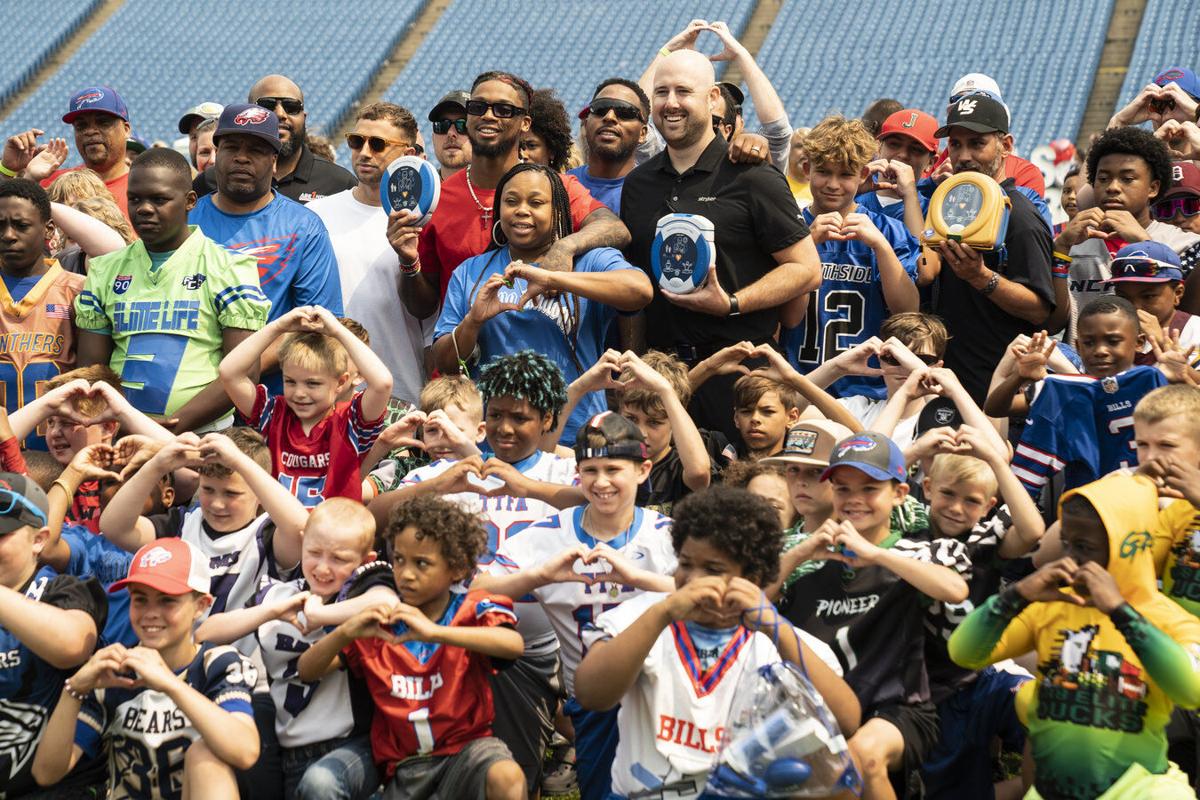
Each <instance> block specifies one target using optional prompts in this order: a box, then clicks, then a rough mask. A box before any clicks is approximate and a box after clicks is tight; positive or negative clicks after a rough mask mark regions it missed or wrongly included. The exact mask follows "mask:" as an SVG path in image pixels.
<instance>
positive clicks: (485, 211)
mask: <svg viewBox="0 0 1200 800" xmlns="http://www.w3.org/2000/svg"><path fill="white" fill-rule="evenodd" d="M467 191H468V192H470V193H471V199H472V200H474V201H475V206H476V208H478V209H479V213H480V214H482V215H483V222H484V224H490V223H491V221H492V209H490V208H485V207H484V205H483V203H481V202H479V196H478V195H476V194H475V187H474V186H472V185H471V165H470V164H468V165H467Z"/></svg>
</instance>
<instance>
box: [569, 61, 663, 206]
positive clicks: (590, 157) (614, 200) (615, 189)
mask: <svg viewBox="0 0 1200 800" xmlns="http://www.w3.org/2000/svg"><path fill="white" fill-rule="evenodd" d="M579 119H581V120H583V140H584V143H585V144H586V145H587V151H586V152H587V163H586V164H581V165H580V166H578V167H576V168H575V169H572V170H568V171H567V174H568V175H574V176H575V177H576V178H578V179H579V182H580V183H582V184H583V185H584V186H585V187H587V190H588V191H589V192H591V193H592V197H594V198H596V199H597V200H599V201H600V202H601V203H604V205H606V206H608V207H609V208H610V209H612V211H613V213H615V214H620V213H621V187H622V186H623V185H624V184H625V176H626V175H628V174H629V173H630V171H632V170H633V168H634V167H635V166H636V163H635V162H636V160H637V150H638V146H639V145H641V144H642V143H643V142H644V141H646V135H647V132H648V130H649V128H648V125H647V123H648V120H649V119H650V98H649V97H647V96H646V93H645V92H643V91H642V87H640V86H638V85H637V84H636V83H634V82H633V81H631V80H626V79H625V78H609V79H607V80H605V81H603V82H602V83H601V84H600V85H599V86H597V87H596V91H594V92H592V102H591V103H589V104H588V105H587V106H586V107H585V108H584V109H583V110H582V111H580V112H579Z"/></svg>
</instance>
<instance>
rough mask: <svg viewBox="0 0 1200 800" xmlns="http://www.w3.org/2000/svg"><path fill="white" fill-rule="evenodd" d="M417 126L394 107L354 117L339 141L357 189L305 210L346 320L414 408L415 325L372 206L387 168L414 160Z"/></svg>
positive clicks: (377, 206)
mask: <svg viewBox="0 0 1200 800" xmlns="http://www.w3.org/2000/svg"><path fill="white" fill-rule="evenodd" d="M416 136H417V121H416V119H415V118H414V117H413V115H412V113H410V112H409V111H408V109H406V108H403V107H401V106H398V105H395V104H394V103H372V104H371V105H369V106H366V107H364V108H363V109H362V110H360V111H359V112H358V119H357V120H356V121H355V123H354V130H353V131H351V132H350V133H348V134H346V144H347V145H348V146H349V148H350V153H351V164H352V166H353V167H354V174H355V176H356V177H357V178H358V185H357V186H355V187H354V188H353V189H347V190H346V191H344V192H338V193H337V194H334V195H330V196H329V197H322V198H320V199H318V200H314V201H312V202H311V203H309V204H308V208H309V210H311V211H312V212H314V213H315V214H316V215H317V216H318V217H320V218H321V221H322V222H324V223H325V227H326V228H327V229H328V230H329V238H330V240H331V241H332V242H333V252H334V254H335V255H336V256H337V264H338V275H339V277H340V278H341V285H342V301H343V303H344V304H345V308H346V315H347V316H349V317H351V318H352V319H354V320H356V321H358V322H360V323H362V325H363V327H364V328H366V329H367V331H368V332H370V334H371V349H372V350H374V351H375V352H376V353H377V354H378V355H379V357H380V358H381V359H382V360H383V363H384V364H386V365H387V367H388V369H389V370H391V373H392V380H393V383H392V386H393V391H394V393H395V395H396V396H397V397H400V398H402V399H404V400H410V401H415V400H416V399H417V396H418V395H419V394H420V393H421V386H422V385H423V384H424V382H425V371H424V369H423V362H424V343H425V337H424V335H423V333H422V331H421V321H420V320H418V319H416V318H415V317H413V316H412V315H411V314H409V313H408V312H407V311H405V310H404V307H403V306H402V305H401V304H400V303H399V302H398V298H397V295H396V281H397V280H398V276H399V267H400V262H399V259H398V258H397V256H396V251H395V250H393V249H392V247H391V245H389V244H388V239H387V226H388V215H387V213H386V212H385V211H384V210H383V204H382V202H381V201H380V199H379V184H380V183H381V182H382V181H383V174H384V170H385V169H386V168H387V165H388V164H390V163H392V162H393V161H395V160H396V159H397V158H399V157H400V156H405V155H415V154H416V148H415V146H414V145H415V141H416Z"/></svg>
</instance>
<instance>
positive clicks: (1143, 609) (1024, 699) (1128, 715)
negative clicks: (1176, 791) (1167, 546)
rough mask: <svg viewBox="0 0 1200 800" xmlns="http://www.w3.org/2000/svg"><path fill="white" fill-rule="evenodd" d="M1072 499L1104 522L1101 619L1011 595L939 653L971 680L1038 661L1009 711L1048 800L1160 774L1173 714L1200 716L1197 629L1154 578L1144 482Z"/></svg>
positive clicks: (1098, 488)
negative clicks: (989, 670)
mask: <svg viewBox="0 0 1200 800" xmlns="http://www.w3.org/2000/svg"><path fill="white" fill-rule="evenodd" d="M1076 494H1079V495H1083V496H1084V497H1086V498H1087V499H1088V500H1089V501H1090V502H1091V504H1092V506H1093V507H1094V508H1095V509H1096V511H1097V512H1098V513H1099V515H1100V518H1101V519H1102V520H1103V522H1104V526H1105V528H1106V529H1107V531H1108V544H1109V547H1108V551H1109V555H1108V572H1109V573H1110V574H1111V575H1112V576H1113V578H1114V579H1115V581H1116V583H1117V586H1118V587H1119V588H1120V590H1121V594H1122V595H1123V596H1124V597H1125V601H1126V602H1125V603H1124V604H1123V605H1121V606H1120V607H1118V608H1117V609H1116V610H1114V611H1113V613H1112V614H1111V615H1106V614H1104V613H1102V612H1100V611H1098V610H1097V609H1095V608H1093V607H1091V606H1077V605H1074V604H1072V603H1065V602H1050V603H1029V602H1028V601H1026V600H1024V598H1022V597H1021V596H1020V594H1019V593H1017V591H1016V590H1015V588H1013V587H1010V588H1009V589H1006V590H1005V591H1003V592H1001V593H1000V594H998V595H994V596H992V597H991V598H989V599H988V601H987V602H986V603H985V604H984V605H983V606H981V607H980V608H978V609H976V610H975V611H974V612H972V613H971V614H970V615H969V616H968V617H967V618H966V620H964V621H963V623H962V625H961V626H959V628H958V630H957V631H955V632H954V634H953V635H952V636H951V637H950V643H949V650H950V657H951V658H952V659H953V660H954V661H955V662H956V663H958V664H959V665H961V666H964V667H967V668H969V669H981V668H983V667H984V666H986V665H987V664H990V663H993V662H996V661H1000V660H1002V659H1005V658H1011V657H1014V656H1018V655H1021V654H1022V653H1027V652H1029V651H1030V650H1037V656H1038V674H1037V678H1036V679H1035V680H1033V681H1029V682H1028V683H1026V684H1025V685H1024V686H1022V687H1021V689H1020V690H1019V691H1018V693H1017V698H1016V705H1017V713H1018V715H1019V716H1020V717H1021V720H1022V722H1023V723H1024V724H1025V725H1026V727H1027V728H1028V730H1029V738H1030V740H1031V742H1032V745H1033V758H1034V762H1035V763H1036V766H1037V780H1036V783H1035V786H1036V788H1037V790H1038V792H1039V793H1040V794H1041V795H1042V796H1043V797H1045V798H1047V800H1051V799H1052V798H1092V797H1097V796H1099V795H1100V794H1102V793H1104V791H1105V790H1107V789H1108V788H1109V787H1110V786H1111V785H1112V784H1113V783H1115V782H1116V781H1117V780H1118V779H1119V778H1120V777H1121V775H1122V774H1124V773H1125V771H1126V770H1127V769H1128V768H1129V767H1130V765H1132V764H1135V763H1137V764H1141V765H1142V766H1143V767H1144V768H1145V769H1146V770H1147V771H1149V772H1151V773H1155V774H1162V773H1165V772H1166V771H1167V769H1168V765H1169V762H1168V761H1167V740H1166V735H1165V733H1164V729H1165V727H1166V724H1167V720H1168V718H1169V717H1170V714H1171V709H1172V708H1173V707H1174V706H1175V705H1180V706H1183V707H1185V708H1195V707H1196V706H1197V705H1200V672H1198V666H1197V665H1198V663H1200V621H1197V620H1196V618H1195V617H1193V616H1192V615H1190V614H1188V613H1187V612H1186V611H1184V610H1183V609H1182V608H1180V607H1179V606H1178V605H1176V604H1175V603H1173V602H1172V601H1171V600H1169V599H1168V598H1167V597H1166V596H1165V595H1163V594H1162V593H1161V592H1159V591H1158V588H1157V582H1156V579H1155V572H1154V553H1153V549H1152V537H1151V531H1153V530H1154V529H1155V521H1156V518H1157V515H1158V504H1157V492H1156V491H1155V488H1154V485H1153V483H1151V482H1150V481H1149V480H1148V479H1146V478H1144V477H1141V476H1135V475H1122V474H1114V475H1110V476H1108V477H1106V478H1102V479H1101V480H1098V481H1095V482H1094V483H1089V484H1087V485H1085V486H1081V487H1080V488H1078V489H1076V490H1074V491H1072V492H1068V493H1067V494H1066V495H1064V497H1063V499H1064V500H1066V499H1067V498H1069V497H1072V496H1074V495H1076ZM1067 591H1070V590H1069V589H1068V590H1067Z"/></svg>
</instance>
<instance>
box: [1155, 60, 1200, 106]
mask: <svg viewBox="0 0 1200 800" xmlns="http://www.w3.org/2000/svg"><path fill="white" fill-rule="evenodd" d="M1154 82H1155V83H1156V84H1158V85H1159V86H1166V85H1167V84H1168V83H1174V84H1175V85H1176V86H1178V87H1179V88H1180V89H1183V91H1184V94H1187V95H1189V96H1190V97H1192V98H1193V99H1195V100H1200V78H1197V77H1196V73H1195V72H1193V71H1192V70H1190V69H1188V68H1187V67H1167V68H1166V69H1164V70H1163V71H1162V72H1160V73H1158V74H1157V75H1155V76H1154Z"/></svg>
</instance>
